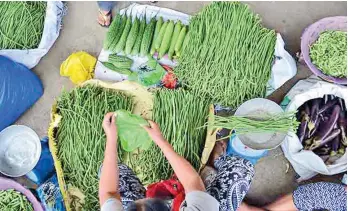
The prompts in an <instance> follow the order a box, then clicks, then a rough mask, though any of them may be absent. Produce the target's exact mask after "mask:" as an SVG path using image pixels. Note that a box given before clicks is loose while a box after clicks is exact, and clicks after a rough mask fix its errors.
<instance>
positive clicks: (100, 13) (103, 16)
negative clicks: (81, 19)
mask: <svg viewBox="0 0 348 211" xmlns="http://www.w3.org/2000/svg"><path fill="white" fill-rule="evenodd" d="M99 15H101V17H102V18H103V19H104V23H105V22H106V21H107V19H108V18H109V17H110V23H109V24H108V25H102V24H101V23H100V22H99V19H98V23H99V25H100V26H102V27H105V28H109V26H110V24H111V22H112V11H111V10H110V11H109V12H108V13H106V14H104V12H103V11H101V10H99Z"/></svg>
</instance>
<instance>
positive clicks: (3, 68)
mask: <svg viewBox="0 0 348 211" xmlns="http://www.w3.org/2000/svg"><path fill="white" fill-rule="evenodd" d="M42 94H43V86H42V83H41V81H40V79H39V78H38V77H37V76H36V75H35V74H34V73H33V72H32V71H31V70H30V69H28V68H27V67H25V66H24V65H22V64H19V63H16V62H14V61H12V60H10V59H8V58H6V57H4V56H0V131H2V130H3V129H4V128H6V127H7V126H9V125H11V124H12V123H14V122H15V121H16V120H17V119H18V118H19V117H20V116H21V115H22V114H23V113H24V112H25V111H26V110H28V109H29V108H30V107H31V106H32V105H33V104H34V103H35V102H36V101H37V100H38V99H39V98H40V97H41V96H42Z"/></svg>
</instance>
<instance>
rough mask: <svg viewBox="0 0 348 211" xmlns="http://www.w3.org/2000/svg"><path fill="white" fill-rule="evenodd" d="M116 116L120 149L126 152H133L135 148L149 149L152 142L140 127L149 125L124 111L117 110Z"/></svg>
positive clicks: (140, 118) (138, 117)
mask: <svg viewBox="0 0 348 211" xmlns="http://www.w3.org/2000/svg"><path fill="white" fill-rule="evenodd" d="M116 115H117V117H116V126H117V133H118V138H119V141H120V143H121V147H122V149H123V150H125V151H127V152H133V151H134V150H136V149H137V148H140V149H142V150H147V149H149V148H150V146H151V144H152V140H151V138H150V136H149V134H148V133H147V131H146V130H145V129H144V128H142V127H141V126H144V125H149V123H148V122H147V121H146V120H145V119H143V118H142V117H140V116H138V115H135V114H132V113H131V112H129V111H126V110H117V111H116Z"/></svg>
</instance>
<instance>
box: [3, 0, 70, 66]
mask: <svg viewBox="0 0 348 211" xmlns="http://www.w3.org/2000/svg"><path fill="white" fill-rule="evenodd" d="M65 13H66V8H65V6H64V4H63V3H62V2H61V1H48V2H47V9H46V17H45V24H44V30H43V33H42V38H41V41H40V44H39V47H38V48H36V49H29V50H18V49H6V50H0V55H2V56H6V57H8V58H10V59H12V60H13V61H15V62H18V63H21V64H23V65H25V66H26V67H28V68H29V69H31V68H33V67H35V66H36V65H37V64H38V63H39V61H40V59H41V58H42V57H43V56H44V55H45V54H46V53H47V52H48V51H49V50H50V48H51V47H52V46H53V44H54V42H55V41H56V39H57V38H58V36H59V31H60V29H61V23H62V19H63V16H64V15H65Z"/></svg>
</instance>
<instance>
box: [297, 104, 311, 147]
mask: <svg viewBox="0 0 348 211" xmlns="http://www.w3.org/2000/svg"><path fill="white" fill-rule="evenodd" d="M301 113H302V114H301V124H300V127H299V128H298V130H297V131H298V133H297V134H298V138H299V140H300V142H301V143H302V142H303V140H304V138H305V136H306V132H307V131H308V130H307V125H308V122H309V116H308V114H307V113H306V112H305V111H302V112H301Z"/></svg>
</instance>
